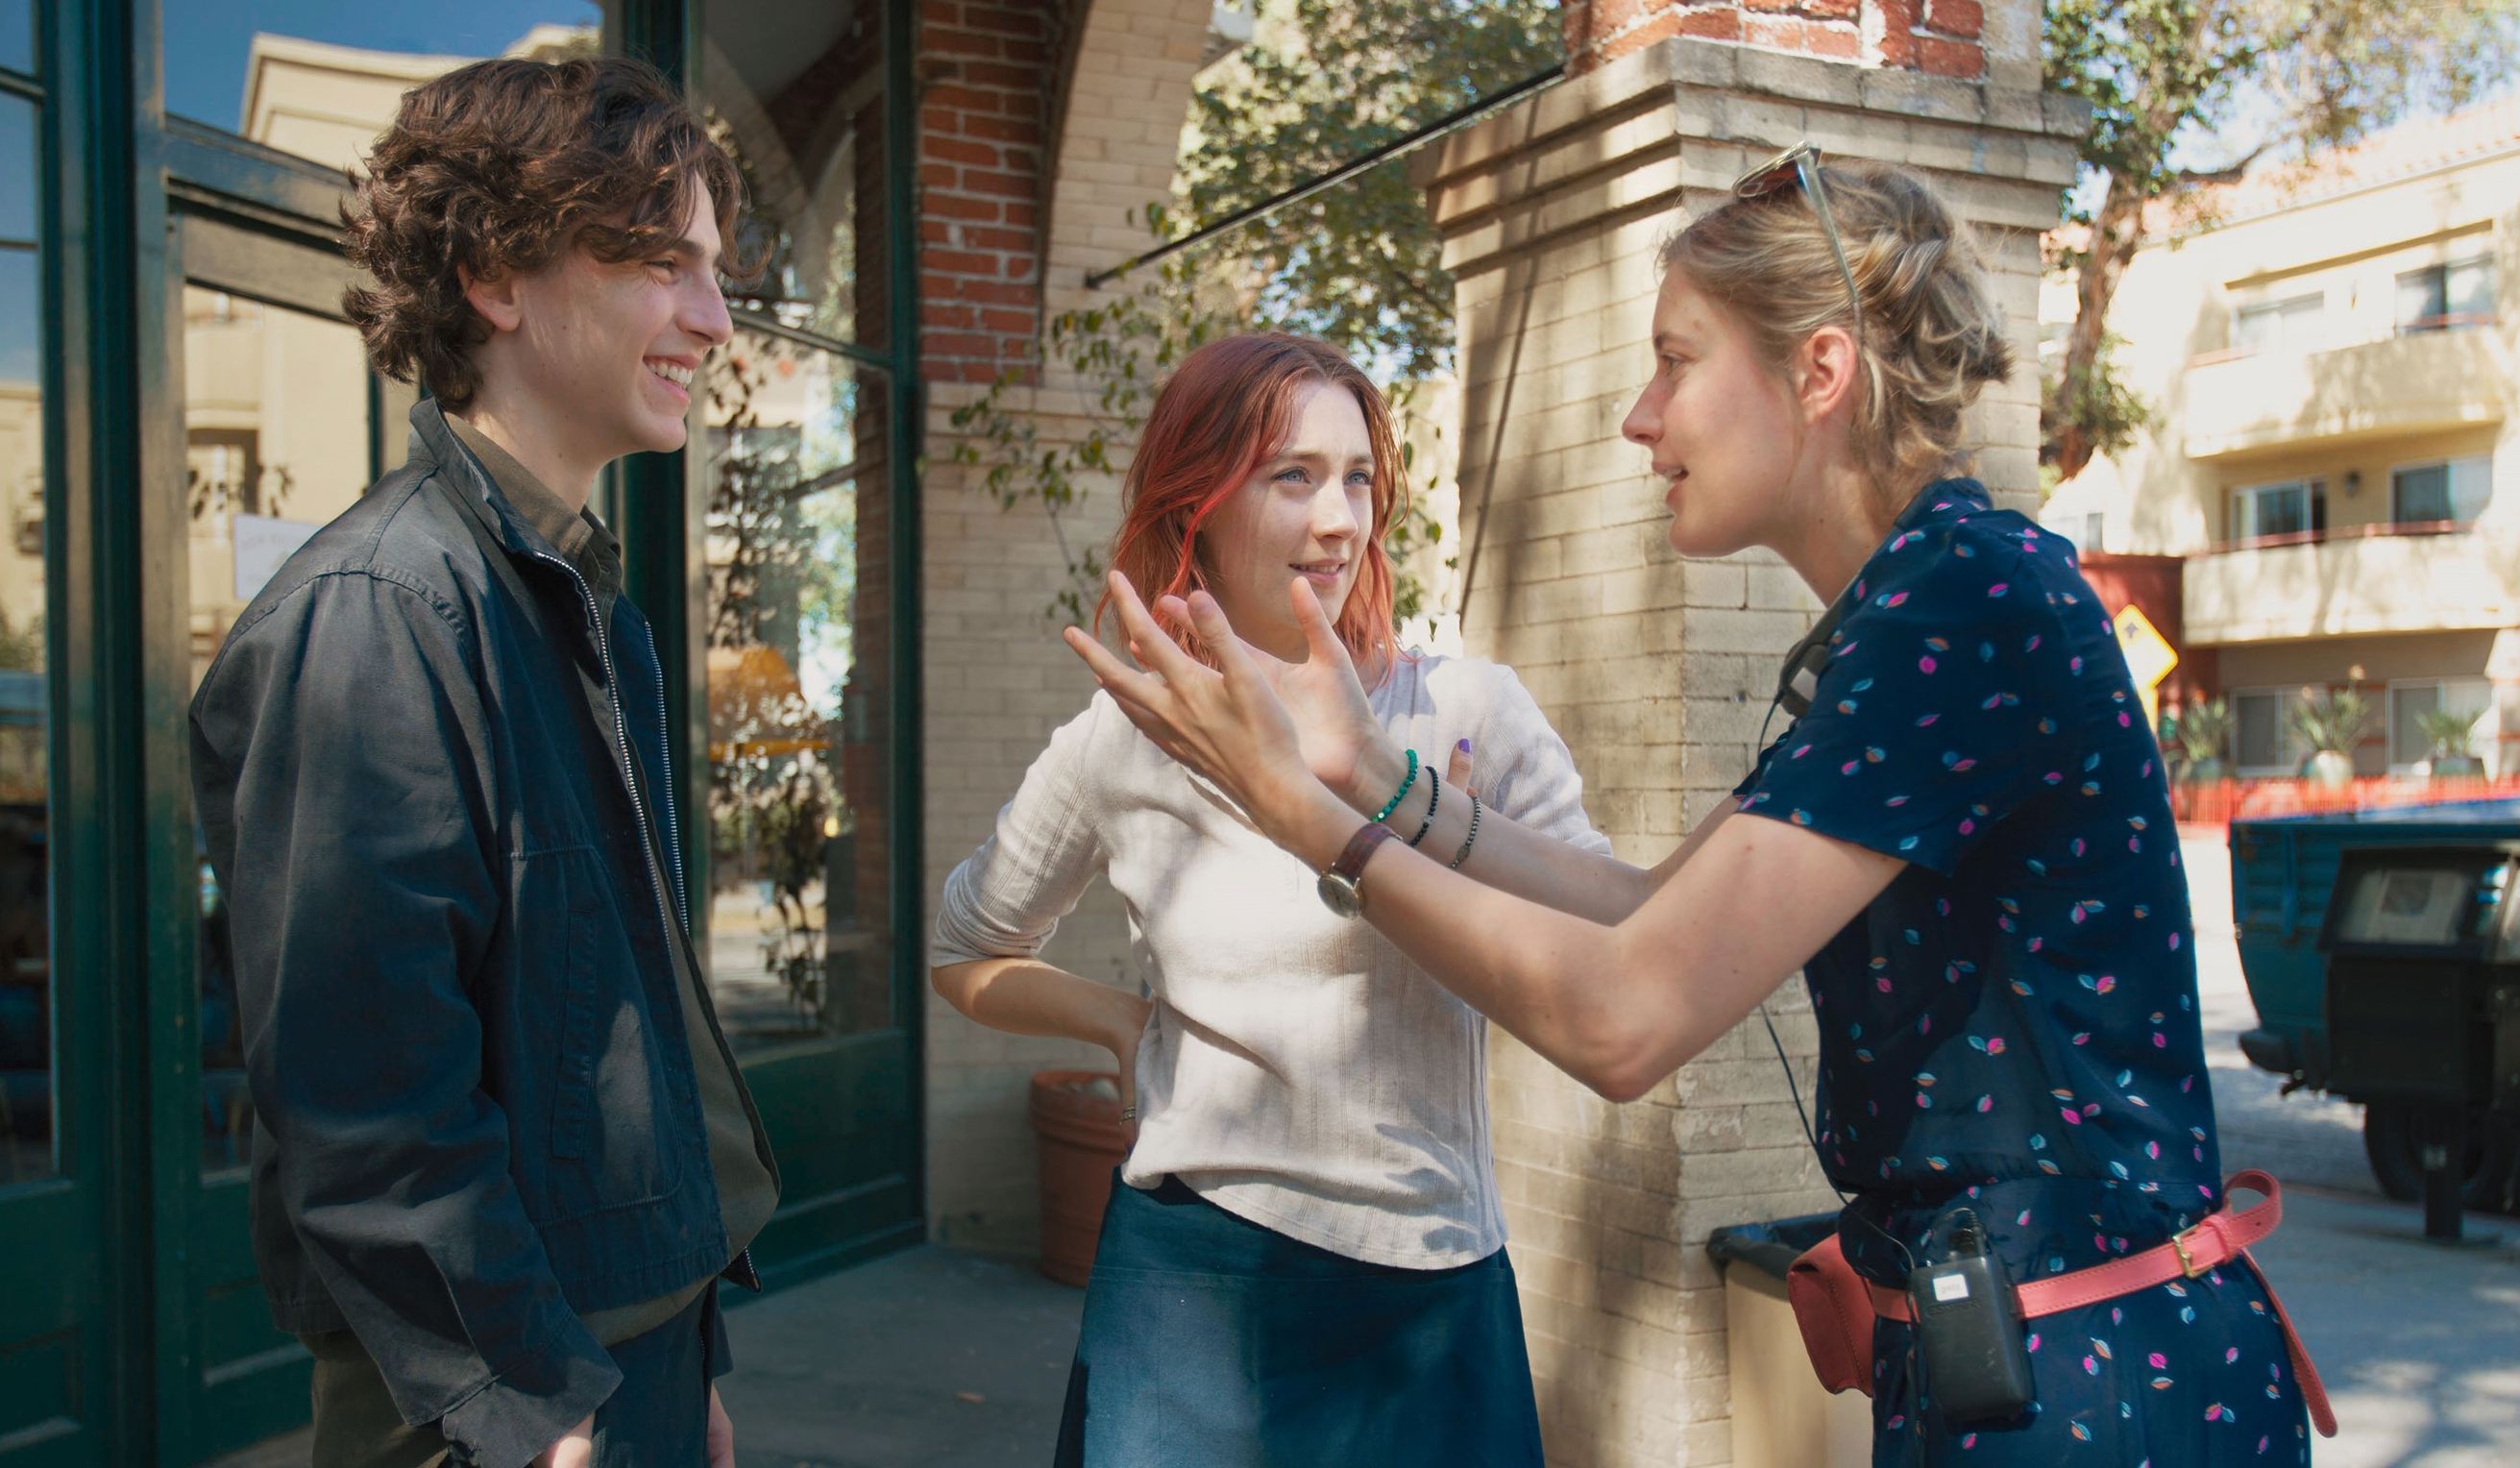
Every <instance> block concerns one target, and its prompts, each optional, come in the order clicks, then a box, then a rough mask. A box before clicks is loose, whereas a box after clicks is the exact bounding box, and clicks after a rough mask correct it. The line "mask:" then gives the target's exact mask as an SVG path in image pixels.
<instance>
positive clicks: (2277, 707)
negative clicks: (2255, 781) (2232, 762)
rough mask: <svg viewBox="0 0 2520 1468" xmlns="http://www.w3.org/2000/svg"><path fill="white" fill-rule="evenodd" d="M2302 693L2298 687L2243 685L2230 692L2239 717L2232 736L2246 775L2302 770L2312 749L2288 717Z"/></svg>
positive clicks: (2232, 709)
mask: <svg viewBox="0 0 2520 1468" xmlns="http://www.w3.org/2000/svg"><path fill="white" fill-rule="evenodd" d="M2300 696H2301V690H2298V689H2240V690H2234V691H2233V692H2232V694H2231V712H2232V714H2233V715H2234V716H2235V717H2236V718H2237V719H2238V721H2239V731H2238V733H2237V734H2236V735H2234V737H2233V738H2232V741H2231V742H2232V745H2233V753H2235V754H2237V755H2238V756H2239V773H2240V774H2242V775H2244V776H2266V775H2291V774H2294V773H2296V772H2297V771H2299V769H2300V768H2301V762H2302V759H2303V757H2304V756H2305V755H2307V754H2308V753H2309V751H2308V750H2307V749H2305V748H2304V747H2302V743H2301V736H2300V735H2299V734H2294V733H2293V731H2292V720H2291V719H2289V718H2288V717H2286V715H2288V714H2289V713H2290V712H2291V710H2292V705H2293V700H2294V699H2296V698H2298V697H2300Z"/></svg>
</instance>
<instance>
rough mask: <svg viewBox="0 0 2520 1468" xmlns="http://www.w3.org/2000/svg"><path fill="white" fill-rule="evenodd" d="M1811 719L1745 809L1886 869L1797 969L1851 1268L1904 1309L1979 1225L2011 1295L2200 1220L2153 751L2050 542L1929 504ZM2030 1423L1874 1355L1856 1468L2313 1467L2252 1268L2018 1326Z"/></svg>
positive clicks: (2215, 1199)
mask: <svg viewBox="0 0 2520 1468" xmlns="http://www.w3.org/2000/svg"><path fill="white" fill-rule="evenodd" d="M1840 608H1841V614H1842V620H1841V621H1840V622H1839V624H1838V626H1837V628H1836V631H1835V633H1834V634H1833V636H1832V638H1831V640H1830V643H1829V648H1828V661H1827V664H1826V666H1825V667H1824V668H1823V671H1822V673H1821V677H1820V679H1819V682H1818V689H1817V692H1816V694H1815V696H1814V697H1813V700H1812V707H1811V710H1810V711H1809V712H1808V713H1806V714H1805V715H1804V716H1803V717H1802V718H1800V719H1799V720H1797V721H1796V722H1795V723H1794V724H1793V726H1792V727H1791V728H1789V729H1787V730H1786V731H1785V733H1784V734H1783V736H1782V737H1780V738H1778V740H1777V741H1776V742H1775V743H1773V744H1771V745H1770V746H1768V748H1767V749H1765V750H1764V751H1762V752H1761V754H1760V757H1759V763H1758V767H1757V768H1756V770H1754V771H1753V772H1752V774H1751V776H1750V778H1748V779H1746V780H1744V781H1742V783H1741V785H1740V786H1739V788H1738V789H1737V790H1736V791H1735V792H1734V793H1735V795H1736V796H1737V798H1738V799H1739V801H1740V803H1741V809H1742V810H1744V811H1746V812H1750V813H1754V814H1756V815H1760V816H1764V817H1771V818H1774V819H1776V820H1779V821H1788V822H1791V823H1794V824H1796V825H1801V826H1807V827H1809V828H1810V829H1812V830H1816V831H1819V832H1821V833H1822V834H1823V835H1827V836H1832V837H1835V838H1836V839H1838V840H1841V841H1847V842H1852V843H1854V844H1856V845H1858V846H1863V847H1866V848H1868V849H1869V850H1873V851H1878V852H1882V853H1885V854H1888V855H1892V856H1896V857H1899V858H1902V859H1903V860H1905V861H1906V862H1908V863H1909V864H1910V865H1909V866H1908V867H1905V868H1904V869H1903V870H1902V871H1901V873H1900V874H1899V876H1898V877H1897V878H1896V879H1895V880H1893V881H1892V882H1891V884H1890V886H1889V888H1888V889H1887V890H1886V891H1884V892H1883V893H1882V894H1881V896H1879V897H1878V898H1876V899H1874V900H1873V902H1872V903H1871V905H1870V906H1869V907H1868V908H1867V909H1866V910H1865V912H1863V913H1861V914H1860V915H1858V916H1857V917H1856V919H1855V920H1854V921H1853V922H1850V923H1849V924H1848V925H1847V926H1846V927H1845V929H1844V930H1843V931H1841V932H1839V933H1838V934H1837V936H1836V937H1834V938H1832V939H1831V940H1830V941H1829V942H1828V944H1827V946H1826V947H1824V948H1823V949H1822V951H1821V952H1820V954H1819V955H1818V956H1815V957H1814V958H1813V959H1812V961H1811V963H1810V965H1809V966H1808V968H1807V970H1806V979H1807V981H1808V983H1809V984H1810V987H1811V993H1812V1001H1813V1004H1814V1007H1815V1009H1816V1011H1817V1017H1818V1021H1819V1027H1820V1038H1821V1068H1820V1098H1819V1099H1820V1111H1819V1116H1818V1118H1817V1135H1816V1140H1817V1142H1818V1144H1819V1147H1820V1152H1821V1159H1822V1162H1823V1165H1824V1166H1825V1168H1826V1170H1827V1172H1828V1175H1829V1178H1830V1179H1831V1181H1833V1182H1834V1183H1835V1184H1836V1185H1837V1187H1838V1188H1839V1189H1840V1190H1841V1191H1842V1192H1845V1193H1848V1194H1852V1195H1853V1201H1852V1202H1851V1203H1850V1205H1849V1206H1848V1208H1847V1211H1846V1216H1845V1217H1844V1219H1843V1220H1842V1221H1841V1225H1840V1234H1841V1236H1842V1237H1843V1239H1844V1240H1845V1246H1846V1251H1847V1255H1848V1257H1849V1258H1850V1259H1851V1260H1852V1261H1853V1262H1854V1263H1855V1265H1856V1267H1857V1268H1859V1269H1860V1270H1862V1271H1863V1272H1864V1273H1866V1274H1867V1275H1868V1276H1869V1277H1871V1278H1872V1279H1874V1280H1876V1281H1878V1282H1880V1283H1882V1284H1887V1285H1893V1286H1897V1285H1901V1284H1903V1283H1904V1282H1905V1275H1906V1271H1907V1270H1908V1268H1910V1266H1911V1263H1912V1261H1913V1262H1922V1261H1925V1260H1927V1259H1935V1260H1939V1259H1942V1258H1945V1257H1947V1255H1948V1252H1949V1251H1948V1245H1949V1235H1950V1232H1951V1229H1952V1226H1953V1216H1954V1214H1955V1212H1956V1211H1958V1210H1960V1209H1963V1208H1965V1209H1967V1210H1969V1211H1970V1212H1972V1213H1974V1214H1975V1216H1976V1217H1977V1219H1978V1221H1979V1223H1980V1224H1981V1226H1982V1227H1983V1228H1984V1229H1985V1231H1986V1235H1987V1237H1988V1238H1989V1240H1990V1241H1991V1242H1992V1244H1993V1246H1994V1248H1995V1250H1996V1252H1997V1253H1998V1254H1999V1255H2000V1256H2001V1257H2002V1258H2003V1262H2004V1264H2005V1266H2006V1267H2007V1268H2009V1269H2010V1270H2011V1272H2012V1276H2013V1278H2014V1279H2015V1280H2026V1279H2030V1278H2033V1277H2037V1276H2041V1275H2046V1274H2053V1273H2062V1272H2065V1271H2068V1270H2073V1269H2080V1268H2086V1267H2088V1266H2091V1265H2095V1264H2100V1263H2104V1262H2106V1261H2109V1260H2112V1259H2117V1258H2121V1257H2123V1256H2125V1255H2128V1254H2132V1253H2135V1252H2137V1251H2139V1250H2142V1249H2146V1248H2150V1247H2152V1246H2153V1245H2156V1244H2159V1243H2162V1242H2163V1241H2164V1240H2166V1239H2167V1238H2169V1237H2170V1235H2171V1234H2173V1233H2175V1232H2177V1231H2178V1230H2180V1229H2182V1228H2184V1227H2186V1226H2187V1225H2189V1224H2191V1223H2195V1222H2196V1221H2197V1220H2198V1219H2200V1218H2202V1217H2204V1216H2205V1215H2206V1214H2208V1213H2210V1212H2212V1211H2214V1210H2215V1209H2216V1208H2218V1207H2220V1206H2221V1205H2222V1202H2223V1198H2222V1174H2221V1171H2220V1169H2221V1166H2222V1160H2221V1158H2220V1156H2219V1154H2218V1151H2217V1148H2216V1145H2215V1135H2214V1110H2213V1099H2212V1095H2211V1093H2210V1090H2209V1087H2208V1083H2207V1079H2206V1067H2205V1056H2204V1045H2203V1040H2202V1036H2201V1034H2200V1031H2199V1027H2198V1018H2197V1012H2196V964H2195V956H2194V954H2193V952H2192V950H2191V947H2190V939H2191V937H2192V932H2191V929H2190V925H2189V919H2188V909H2187V881H2186V874H2185V872H2183V870H2181V868H2180V862H2179V838H2178V832H2177V830H2176V829H2175V828H2174V827H2173V825H2172V823H2171V815H2170V799H2169V787H2168V783H2167V781H2166V778H2165V777H2164V774H2163V771H2162V769H2161V764H2160V759H2161V755H2160V750H2159V748H2158V746H2157V745H2156V744H2155V743H2154V739H2153V734H2152V732H2151V730H2150V729H2149V728H2148V727H2147V726H2146V721H2145V718H2144V714H2143V709H2142V704H2141V702H2140V701H2139V700H2138V697H2137V694H2136V691H2135V688H2134V685H2133V683H2132V681H2131V679H2130V678H2129V675H2128V673H2127V668H2126V659H2125V657H2124V655H2123V654H2122V653H2121V652H2120V651H2119V649H2118V644H2117V638H2116V636H2115V633H2114V632H2113V630H2112V629H2111V627H2110V624H2109V618H2108V613H2107V611H2106V610H2105V609H2104V608H2103V607H2102V606H2101V604H2100V603H2099V601H2098V599H2097V598H2096V597H2095V596H2094V595H2093V592H2092V589H2091V587H2090V585H2089V584H2088V583H2087V582H2085V581H2084V580H2083V577H2082V573H2081V571H2080V570H2079V569H2078V567H2077V565H2076V562H2075V557H2074V550H2073V547H2072V546H2071V545H2070V544H2068V543H2067V542H2065V541H2064V540H2061V539H2059V538H2057V537H2055V536H2052V535H2049V534H2047V533H2046V532H2044V531H2042V530H2040V529H2039V527H2038V526H2037V525H2035V524H2033V523H2032V522H2031V521H2029V520H2027V519H2025V518H2023V517H2022V516H2021V515H2018V514H2015V513H2012V512H2004V511H1996V510H1993V509H1991V508H1990V507H1989V504H1988V501H1987V498H1986V495H1985V492H1984V491H1983V490H1982V489H1980V488H1979V487H1978V486H1977V485H1976V484H1975V483H1973V482H1971V481H1968V480H1946V481H1944V482H1941V483H1938V484H1934V485H1931V486H1929V487H1928V488H1927V489H1926V490H1925V491H1924V492H1923V493H1921V494H1920V495H1918V496H1917V497H1916V499H1915V500H1914V501H1913V503H1912V504H1911V505H1910V506H1909V508H1908V510H1907V511H1906V512H1905V513H1903V514H1902V515H1901V516H1900V519H1899V522H1898V524H1897V525H1896V526H1895V527H1894V528H1893V529H1892V531H1891V532H1890V535H1889V537H1888V538H1887V539H1886V540H1885V541H1884V542H1883V544H1882V545H1881V546H1880V548H1879V549H1878V550H1876V551H1875V552H1874V553H1873V556H1872V557H1871V559H1870V560H1868V562H1866V564H1865V566H1864V569H1863V570H1862V572H1861V573H1860V574H1859V575H1858V576H1857V578H1856V580H1855V582H1854V584H1853V585H1852V586H1850V587H1849V588H1848V589H1847V590H1846V592H1845V595H1844V600H1843V601H1841V603H1840ZM2029 1329H2030V1332H2031V1334H2030V1338H2029V1345H2030V1349H2031V1356H2030V1360H2031V1366H2032V1373H2033V1377H2034V1381H2035V1385H2036V1391H2037V1404H2036V1405H2035V1406H2034V1407H2033V1408H2032V1409H2031V1410H2030V1411H2029V1412H2028V1413H2026V1414H2024V1416H2023V1417H2022V1418H2021V1419H2019V1420H2018V1421H2016V1422H2013V1423H2009V1424H2003V1425H2000V1426H1995V1427H1986V1426H1980V1427H1977V1428H1975V1429H1974V1430H1959V1431H1947V1430H1946V1429H1945V1428H1944V1427H1943V1426H1942V1425H1941V1424H1940V1422H1939V1421H1938V1420H1937V1419H1936V1417H1935V1415H1934V1413H1933V1412H1932V1411H1931V1410H1930V1401H1931V1397H1932V1392H1933V1384H1932V1383H1931V1382H1929V1381H1924V1380H1921V1379H1920V1378H1921V1375H1922V1373H1921V1371H1920V1369H1919V1367H1918V1363H1917V1360H1916V1357H1915V1354H1914V1352H1913V1340H1912V1333H1911V1329H1910V1327H1908V1326H1907V1325H1904V1324H1899V1323H1895V1322H1891V1321H1887V1320H1885V1321H1883V1322H1881V1324H1880V1326H1879V1327H1878V1331H1877V1334H1876V1346H1877V1350H1876V1355H1875V1361H1874V1375H1875V1387H1876V1390H1875V1392H1874V1395H1873V1411H1874V1427H1875V1437H1874V1443H1875V1446H1874V1462H1875V1464H1876V1465H1893V1464H1899V1465H1906V1464H1926V1463H1929V1464H1946V1463H1948V1464H2005V1465H2011V1464H2037V1465H2039V1468H2070V1465H2074V1464H2093V1465H2103V1464H2105V1465H2112V1468H2114V1465H2121V1464H2123V1465H2128V1468H2133V1465H2137V1464H2150V1465H2152V1468H2177V1465H2185V1464H2237V1463H2261V1462H2273V1463H2304V1462H2307V1461H2309V1457H2310V1447H2309V1429H2308V1424H2307V1421H2306V1418H2305V1413H2304V1408H2303V1404H2302V1400H2301V1396H2300V1394H2299V1391H2298V1390H2297V1388H2296V1386H2295V1383H2294V1381H2293V1372H2292V1364H2291V1361H2290V1359H2289V1357H2287V1356H2286V1354H2285V1349H2284V1340H2283V1335H2282V1333H2281V1329H2280V1327H2279V1326H2278V1324H2277V1322H2276V1320H2275V1318H2274V1316H2273V1312H2272V1311H2271V1310H2270V1309H2269V1307H2268V1304H2267V1297H2266V1291H2265V1289H2264V1287H2263V1285H2262V1283H2261V1281H2260V1280H2259V1279H2258V1278H2257V1277H2256V1276H2255V1275H2254V1274H2253V1272H2252V1271H2251V1270H2250V1269H2249V1268H2246V1267H2245V1266H2231V1267H2226V1268H2220V1269H2216V1270H2214V1271H2212V1272H2211V1273H2209V1274H2207V1275H2206V1276H2204V1277H2202V1278H2198V1279H2194V1280H2186V1281H2182V1282H2179V1283H2173V1284H2164V1285H2159V1286H2155V1287H2152V1288H2149V1289H2145V1290H2141V1291H2138V1292H2137V1293H2135V1294H2132V1295H2127V1296H2123V1297H2120V1298H2118V1299H2116V1300H2111V1301H2105V1302H2102V1303H2100V1304H2098V1305H2093V1306H2090V1307H2087V1308H2084V1309H2082V1310H2077V1311H2069V1312H2061V1313H2057V1314H2052V1315H2048V1316H2044V1317H2042V1318H2040V1319H2037V1320H2033V1321H2031V1322H2029Z"/></svg>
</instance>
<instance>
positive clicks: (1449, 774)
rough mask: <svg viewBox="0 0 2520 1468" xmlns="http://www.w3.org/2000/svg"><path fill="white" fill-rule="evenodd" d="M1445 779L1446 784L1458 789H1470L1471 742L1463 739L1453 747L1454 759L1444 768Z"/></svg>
mask: <svg viewBox="0 0 2520 1468" xmlns="http://www.w3.org/2000/svg"><path fill="white" fill-rule="evenodd" d="M1444 779H1445V782H1446V783H1448V784H1451V785H1453V786H1455V787H1456V788H1459V789H1463V790H1467V789H1469V788H1470V741H1469V740H1467V739H1463V740H1462V741H1461V742H1460V743H1457V744H1455V745H1454V746H1453V757H1452V759H1451V760H1449V761H1448V762H1446V764H1445V766H1444Z"/></svg>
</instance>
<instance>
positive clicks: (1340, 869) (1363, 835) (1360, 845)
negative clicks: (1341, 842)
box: [1329, 821, 1398, 884]
mask: <svg viewBox="0 0 2520 1468" xmlns="http://www.w3.org/2000/svg"><path fill="white" fill-rule="evenodd" d="M1397 834H1398V833H1397V832H1395V831H1393V830H1392V828H1391V827H1389V826H1387V825H1385V824H1383V823H1381V822H1379V821H1369V822H1367V823H1365V824H1363V825H1360V826H1358V827H1357V828H1356V834H1355V835H1353V836H1350V837H1348V838H1347V845H1346V846H1344V847H1342V848H1341V849H1340V851H1339V854H1338V860H1337V861H1335V862H1332V863H1330V867H1329V874H1332V875H1337V876H1343V877H1345V878H1347V879H1348V881H1349V882H1350V883H1352V884H1354V883H1362V882H1363V881H1364V880H1365V864H1366V861H1367V859H1368V858H1371V857H1372V856H1373V849H1374V848H1375V847H1377V846H1380V845H1381V844H1382V843H1383V842H1385V841H1388V840H1391V839H1393V837H1394V836H1396V835H1397Z"/></svg>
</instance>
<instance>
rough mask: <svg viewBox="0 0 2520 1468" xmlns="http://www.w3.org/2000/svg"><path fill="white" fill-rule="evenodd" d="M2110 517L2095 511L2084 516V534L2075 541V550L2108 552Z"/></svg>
mask: <svg viewBox="0 0 2520 1468" xmlns="http://www.w3.org/2000/svg"><path fill="white" fill-rule="evenodd" d="M2108 542H2109V517H2108V515H2107V514H2105V513H2103V512H2100V511H2097V510H2094V511H2093V512H2091V513H2089V514H2086V515H2084V516H2083V533H2082V534H2081V535H2079V536H2077V537H2075V539H2074V549H2076V550H2078V551H2083V552H2087V553H2091V552H2106V551H2107V550H2108V548H2109V544H2108Z"/></svg>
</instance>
